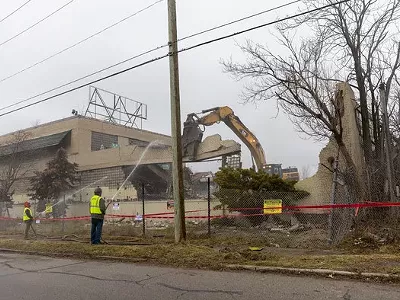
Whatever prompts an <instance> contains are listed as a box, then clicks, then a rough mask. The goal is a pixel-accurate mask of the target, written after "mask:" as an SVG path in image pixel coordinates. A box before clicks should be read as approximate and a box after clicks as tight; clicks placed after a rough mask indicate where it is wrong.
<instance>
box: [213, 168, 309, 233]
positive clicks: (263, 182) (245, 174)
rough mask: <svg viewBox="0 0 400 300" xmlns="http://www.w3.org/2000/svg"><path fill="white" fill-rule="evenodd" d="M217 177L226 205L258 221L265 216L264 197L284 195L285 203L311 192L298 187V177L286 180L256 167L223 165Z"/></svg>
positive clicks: (299, 198)
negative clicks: (255, 169)
mask: <svg viewBox="0 0 400 300" xmlns="http://www.w3.org/2000/svg"><path fill="white" fill-rule="evenodd" d="M214 181H215V182H216V183H217V184H218V185H219V190H218V191H217V192H216V193H215V196H216V197H217V198H218V200H219V201H220V202H221V204H222V205H223V206H224V207H227V208H228V209H229V210H231V211H238V212H240V213H242V214H244V215H248V217H247V219H249V220H250V221H251V222H252V223H253V224H254V225H256V224H257V223H261V222H262V221H263V220H264V218H262V217H260V214H262V211H263V210H262V207H263V205H264V200H267V199H281V200H282V202H283V204H284V205H293V204H295V203H296V202H297V201H298V200H301V199H303V198H304V197H305V196H307V195H309V193H308V192H305V191H300V190H297V189H296V188H295V187H294V185H295V183H296V182H295V181H286V180H283V179H282V178H280V177H279V176H277V175H269V174H268V173H265V172H263V171H259V172H256V171H254V170H252V169H232V168H223V169H221V170H220V171H218V172H217V173H216V174H215V179H214Z"/></svg>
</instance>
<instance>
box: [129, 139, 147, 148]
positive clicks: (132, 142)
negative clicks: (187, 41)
mask: <svg viewBox="0 0 400 300" xmlns="http://www.w3.org/2000/svg"><path fill="white" fill-rule="evenodd" d="M129 145H131V146H139V147H147V146H148V145H149V142H146V141H141V140H137V139H132V138H129Z"/></svg>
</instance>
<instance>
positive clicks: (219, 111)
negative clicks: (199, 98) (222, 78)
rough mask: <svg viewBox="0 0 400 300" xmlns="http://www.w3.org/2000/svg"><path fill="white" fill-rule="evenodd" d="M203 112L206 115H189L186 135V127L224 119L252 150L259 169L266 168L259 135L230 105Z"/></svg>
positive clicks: (207, 124) (208, 124)
mask: <svg viewBox="0 0 400 300" xmlns="http://www.w3.org/2000/svg"><path fill="white" fill-rule="evenodd" d="M201 113H202V114H206V115H204V116H201V117H200V116H198V115H197V114H190V115H188V118H187V120H186V122H185V124H184V135H185V128H189V127H193V126H195V125H197V126H199V125H203V126H211V125H214V124H215V123H219V122H221V121H222V122H224V123H225V124H226V125H227V126H228V127H229V128H230V129H231V130H232V131H233V132H234V133H235V134H236V136H237V137H238V138H239V139H240V140H241V141H242V142H243V143H244V144H245V145H246V146H247V148H248V149H249V150H250V153H251V155H252V157H253V159H254V162H255V164H256V166H257V169H258V170H263V169H265V166H266V163H267V162H266V158H265V153H264V150H263V148H262V146H261V144H260V142H259V141H258V139H257V137H256V136H255V135H254V134H253V133H252V132H251V131H250V130H249V129H248V128H247V127H246V126H245V125H244V124H243V122H242V121H241V120H240V119H239V117H237V116H236V115H235V114H234V112H233V110H232V109H231V108H230V107H228V106H223V107H215V108H211V109H207V110H203V111H202V112H201Z"/></svg>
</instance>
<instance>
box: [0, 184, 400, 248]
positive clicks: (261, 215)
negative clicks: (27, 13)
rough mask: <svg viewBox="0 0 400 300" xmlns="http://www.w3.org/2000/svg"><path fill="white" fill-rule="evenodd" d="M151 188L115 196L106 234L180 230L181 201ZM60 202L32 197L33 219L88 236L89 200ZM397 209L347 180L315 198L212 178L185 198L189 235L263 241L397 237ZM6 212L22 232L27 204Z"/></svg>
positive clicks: (55, 230) (11, 226) (12, 227)
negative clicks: (41, 206) (39, 203)
mask: <svg viewBox="0 0 400 300" xmlns="http://www.w3.org/2000/svg"><path fill="white" fill-rule="evenodd" d="M149 191H151V189H147V187H146V184H141V185H139V187H138V192H137V197H136V198H130V199H120V198H115V199H114V200H113V201H112V202H109V204H108V205H109V206H108V209H107V215H106V219H105V223H104V227H103V232H104V236H105V237H110V236H111V237H119V236H123V237H132V236H143V235H145V236H147V237H158V238H162V237H165V238H172V237H173V235H174V208H175V207H174V206H175V203H174V202H173V201H172V199H171V198H170V197H162V198H161V199H157V197H155V196H154V194H153V193H151V192H149ZM106 200H108V199H107V197H106ZM58 205H59V206H60V207H61V208H60V209H59V210H61V211H64V213H63V214H61V216H59V217H55V216H53V215H52V214H43V213H39V214H38V213H37V211H36V205H35V204H34V203H33V207H32V210H33V213H34V215H35V217H36V219H35V222H34V224H33V226H34V228H35V230H36V232H37V233H38V235H39V237H40V236H42V237H47V238H52V237H65V236H71V235H77V236H84V237H85V236H86V237H87V239H88V238H89V233H90V226H91V220H90V216H89V203H88V202H87V201H82V202H77V201H73V198H69V197H66V198H65V201H64V199H63V201H61V202H60V203H59V204H58ZM394 205H396V203H395V204H394ZM394 207H395V206H394ZM393 209H394V208H393V207H390V206H389V205H388V204H387V202H385V203H382V202H381V203H379V202H374V201H366V202H363V203H355V201H354V200H353V196H352V192H351V191H349V190H348V188H347V187H346V185H344V184H340V180H339V183H338V184H337V185H336V186H334V193H332V194H331V198H330V199H323V201H320V202H318V203H309V202H308V200H307V195H306V194H305V193H304V192H272V191H243V190H234V189H223V188H218V187H217V186H216V185H215V184H214V183H213V182H212V181H208V182H207V181H206V182H205V187H204V191H203V192H202V193H192V194H191V195H189V194H188V195H186V198H185V217H186V229H187V232H188V236H189V238H197V237H201V238H203V237H207V236H210V237H213V238H221V239H224V240H226V239H232V243H233V242H235V240H237V241H241V242H245V241H249V242H250V241H257V242H260V243H261V242H262V244H263V245H269V246H272V247H295V248H318V247H326V246H327V245H329V244H338V243H340V242H342V241H343V240H345V239H346V238H347V237H349V236H352V235H353V234H354V233H355V231H357V230H358V231H359V232H361V233H362V234H361V235H360V236H361V237H362V236H364V239H367V240H368V239H370V240H373V241H374V242H376V243H383V242H391V241H393V240H394V239H398V233H397V232H398V230H399V229H400V227H399V222H398V219H397V220H394V219H393V214H392V213H391V212H392V210H393ZM5 211H6V212H7V213H6V214H3V217H1V218H0V233H1V234H3V235H5V234H7V235H18V236H22V235H23V233H24V229H25V224H24V223H23V222H22V212H23V206H22V205H14V206H13V207H12V208H7V209H6V210H5ZM357 242H360V243H361V242H362V241H361V240H360V241H355V243H357ZM364 242H365V241H364Z"/></svg>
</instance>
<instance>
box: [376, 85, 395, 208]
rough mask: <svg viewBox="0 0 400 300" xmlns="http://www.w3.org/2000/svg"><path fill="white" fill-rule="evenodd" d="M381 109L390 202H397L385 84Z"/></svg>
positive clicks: (381, 94) (382, 88)
mask: <svg viewBox="0 0 400 300" xmlns="http://www.w3.org/2000/svg"><path fill="white" fill-rule="evenodd" d="M379 92H380V100H381V107H382V113H383V138H384V141H385V142H384V151H385V157H386V176H387V181H388V189H389V196H390V202H396V199H395V194H394V187H393V161H392V147H391V143H390V131H389V130H390V129H389V117H388V111H387V97H386V96H387V95H386V87H385V84H384V83H381V84H380V85H379Z"/></svg>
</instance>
